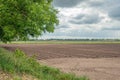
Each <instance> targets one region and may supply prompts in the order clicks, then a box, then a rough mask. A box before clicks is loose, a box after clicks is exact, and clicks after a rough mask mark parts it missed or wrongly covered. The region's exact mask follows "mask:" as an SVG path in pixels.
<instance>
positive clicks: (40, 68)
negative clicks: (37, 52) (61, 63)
mask: <svg viewBox="0 0 120 80" xmlns="http://www.w3.org/2000/svg"><path fill="white" fill-rule="evenodd" d="M0 69H1V70H3V71H5V72H9V73H12V74H28V75H32V76H34V77H36V78H38V80H88V79H87V78H86V77H77V76H76V75H74V74H67V73H63V72H61V71H60V70H59V69H56V68H51V67H48V66H44V65H41V64H39V63H38V62H37V60H36V59H35V58H34V57H28V56H26V55H25V53H24V52H22V51H21V50H19V49H17V50H16V51H15V52H14V53H12V52H9V51H7V50H5V49H3V48H0Z"/></svg>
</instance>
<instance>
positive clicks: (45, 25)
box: [0, 0, 59, 42]
mask: <svg viewBox="0 0 120 80" xmlns="http://www.w3.org/2000/svg"><path fill="white" fill-rule="evenodd" d="M57 12H58V11H57V10H56V9H54V7H53V6H52V0H0V40H1V41H3V42H7V41H11V40H13V39H18V40H26V39H28V38H29V37H30V36H32V37H38V36H39V35H41V34H42V33H43V32H53V31H54V28H55V25H57V24H58V22H59V21H58V18H57Z"/></svg>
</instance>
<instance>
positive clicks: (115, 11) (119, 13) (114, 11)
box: [108, 5, 120, 20]
mask: <svg viewBox="0 0 120 80" xmlns="http://www.w3.org/2000/svg"><path fill="white" fill-rule="evenodd" d="M108 15H109V16H110V17H111V18H113V19H116V20H120V5H118V6H115V7H113V8H111V9H110V10H109V12H108Z"/></svg>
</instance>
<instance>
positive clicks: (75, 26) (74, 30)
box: [41, 0, 120, 39]
mask: <svg viewBox="0 0 120 80" xmlns="http://www.w3.org/2000/svg"><path fill="white" fill-rule="evenodd" d="M53 5H54V7H55V8H56V9H58V10H59V14H58V18H59V20H60V24H59V26H56V29H55V32H54V33H46V34H44V35H43V36H42V37H41V38H63V39H64V38H120V0H54V2H53Z"/></svg>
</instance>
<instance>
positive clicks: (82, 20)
mask: <svg viewBox="0 0 120 80" xmlns="http://www.w3.org/2000/svg"><path fill="white" fill-rule="evenodd" d="M100 21H101V18H100V17H99V15H94V14H93V15H83V14H82V15H78V16H76V17H75V18H74V19H72V20H70V21H69V22H70V23H72V24H95V23H99V22H100Z"/></svg>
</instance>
